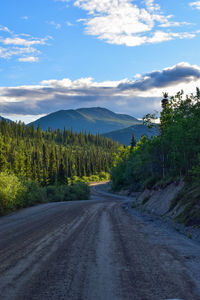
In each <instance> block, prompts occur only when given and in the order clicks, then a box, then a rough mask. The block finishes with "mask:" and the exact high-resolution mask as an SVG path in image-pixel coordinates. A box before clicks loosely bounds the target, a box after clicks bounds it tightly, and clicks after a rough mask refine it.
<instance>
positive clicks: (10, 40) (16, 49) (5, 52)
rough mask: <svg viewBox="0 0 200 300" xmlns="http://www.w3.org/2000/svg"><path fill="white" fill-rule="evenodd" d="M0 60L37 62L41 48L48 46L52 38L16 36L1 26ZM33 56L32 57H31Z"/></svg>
mask: <svg viewBox="0 0 200 300" xmlns="http://www.w3.org/2000/svg"><path fill="white" fill-rule="evenodd" d="M0 31H2V35H1V36H0V58H3V59H10V58H12V57H17V60H18V61H26V62H37V61H38V60H39V58H38V55H39V54H40V51H39V50H38V47H39V46H44V45H47V41H48V40H49V39H51V37H50V36H47V37H45V38H38V37H33V36H31V35H30V34H24V33H21V34H15V33H13V32H12V31H11V30H10V29H8V28H7V27H5V26H1V25H0ZM30 54H31V55H30Z"/></svg>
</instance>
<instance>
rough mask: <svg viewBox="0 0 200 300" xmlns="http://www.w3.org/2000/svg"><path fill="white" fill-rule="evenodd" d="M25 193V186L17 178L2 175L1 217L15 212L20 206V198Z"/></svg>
mask: <svg viewBox="0 0 200 300" xmlns="http://www.w3.org/2000/svg"><path fill="white" fill-rule="evenodd" d="M22 192H23V185H22V183H21V182H20V180H19V179H18V178H17V176H15V175H13V174H8V173H7V172H1V173H0V215H2V214H4V213H6V212H9V211H13V210H15V209H16V208H17V207H18V206H19V201H18V199H19V197H20V196H21V194H22Z"/></svg>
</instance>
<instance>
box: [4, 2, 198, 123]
mask: <svg viewBox="0 0 200 300" xmlns="http://www.w3.org/2000/svg"><path fill="white" fill-rule="evenodd" d="M199 20H200V1H189V0H180V1H172V0H168V1H164V0H158V1H156V0H155V1H154V0H144V1H138V0H135V1H130V0H101V1H98V0H76V1H72V0H66V1H65V0H57V1H55V0H42V1H41V0H29V1H27V0H6V1H1V3H0V79H1V81H0V82H1V85H0V115H3V116H6V117H10V118H11V119H14V120H19V119H21V120H23V121H25V122H28V121H31V120H33V119H36V118H38V117H39V116H41V115H45V114H47V113H50V112H53V111H56V110H59V109H69V108H78V107H91V106H103V107H107V108H109V109H112V110H113V111H116V112H122V113H128V114H131V115H133V116H136V117H138V118H141V117H142V116H143V115H144V114H145V113H147V112H152V111H153V110H154V109H159V107H160V96H161V95H162V91H163V90H164V91H168V92H169V93H171V94H172V93H175V92H176V91H178V90H179V89H181V88H183V89H184V90H185V91H186V92H188V93H189V92H193V91H194V90H195V86H198V85H199V83H200V62H199V48H200V22H199Z"/></svg>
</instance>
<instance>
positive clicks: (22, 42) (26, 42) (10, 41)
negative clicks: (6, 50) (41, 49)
mask: <svg viewBox="0 0 200 300" xmlns="http://www.w3.org/2000/svg"><path fill="white" fill-rule="evenodd" d="M46 40H47V38H43V39H36V38H31V39H23V38H20V37H12V38H4V39H3V38H0V42H1V43H3V44H4V45H17V46H26V47H29V46H33V45H45V44H46Z"/></svg>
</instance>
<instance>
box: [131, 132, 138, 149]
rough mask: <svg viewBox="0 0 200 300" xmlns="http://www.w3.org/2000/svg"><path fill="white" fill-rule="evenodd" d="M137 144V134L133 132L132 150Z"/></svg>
mask: <svg viewBox="0 0 200 300" xmlns="http://www.w3.org/2000/svg"><path fill="white" fill-rule="evenodd" d="M136 144H137V142H136V139H135V135H134V132H132V137H131V150H132V149H133V148H134V147H135V145H136Z"/></svg>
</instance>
